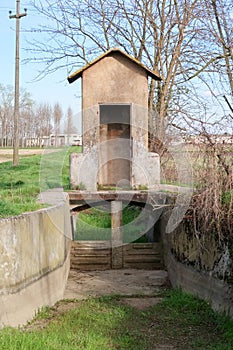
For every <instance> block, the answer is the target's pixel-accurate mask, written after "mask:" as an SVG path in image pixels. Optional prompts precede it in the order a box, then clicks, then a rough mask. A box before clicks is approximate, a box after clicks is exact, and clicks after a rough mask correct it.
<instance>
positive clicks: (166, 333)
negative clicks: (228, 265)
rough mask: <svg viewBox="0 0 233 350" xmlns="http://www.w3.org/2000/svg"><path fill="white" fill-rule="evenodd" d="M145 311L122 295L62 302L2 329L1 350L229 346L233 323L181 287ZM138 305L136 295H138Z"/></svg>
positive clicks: (210, 349)
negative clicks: (20, 325) (16, 326)
mask: <svg viewBox="0 0 233 350" xmlns="http://www.w3.org/2000/svg"><path fill="white" fill-rule="evenodd" d="M162 294H163V296H164V299H163V301H162V302H161V303H159V304H157V305H154V306H151V307H149V308H148V309H145V310H139V309H136V308H133V307H131V306H128V304H127V303H126V301H125V298H124V297H120V296H114V297H101V298H90V299H88V300H85V301H76V300H74V301H71V300H70V301H69V300H66V301H61V302H59V303H58V304H56V305H55V306H54V307H53V308H50V309H49V308H46V309H43V310H42V311H41V313H39V314H38V315H37V316H36V318H35V320H34V321H32V322H31V323H30V324H29V325H27V326H26V327H25V328H23V329H11V328H5V329H3V330H1V331H0V349H1V350H19V349H20V350H42V349H43V350H44V349H46V350H63V349H64V350H82V349H83V350H84V349H86V350H99V349H101V350H107V349H119V350H121V349H127V350H130V349H132V350H154V349H156V348H157V347H159V346H162V345H163V346H164V349H166V347H167V348H168V347H169V346H174V349H179V350H190V349H193V350H230V349H233V322H232V321H230V320H229V318H227V317H225V316H222V315H218V314H216V313H215V312H214V311H212V309H211V308H210V306H209V305H208V304H207V303H206V302H204V301H202V300H199V299H197V298H194V297H192V296H190V295H187V294H183V293H182V292H181V291H180V290H170V291H166V292H165V293H164V292H163V293H162ZM138 303H140V299H138Z"/></svg>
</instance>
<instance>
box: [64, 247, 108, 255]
mask: <svg viewBox="0 0 233 350" xmlns="http://www.w3.org/2000/svg"><path fill="white" fill-rule="evenodd" d="M79 255H87V256H88V255H93V256H102V255H111V250H110V249H105V250H88V249H85V250H84V249H79V250H75V251H73V252H71V256H79Z"/></svg>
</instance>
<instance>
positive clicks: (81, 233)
mask: <svg viewBox="0 0 233 350" xmlns="http://www.w3.org/2000/svg"><path fill="white" fill-rule="evenodd" d="M145 215H146V213H143V211H142V209H141V208H140V207H137V206H125V207H124V208H123V212H122V225H123V242H124V243H127V242H133V241H136V240H139V241H140V242H147V239H145V237H143V238H142V237H140V236H141V233H142V232H143V231H145V230H146V224H147V219H146V218H145ZM75 239H76V240H110V239H111V214H110V212H109V210H106V208H105V209H104V208H103V207H99V208H98V207H97V208H90V209H87V210H85V211H83V212H80V213H79V215H78V218H77V225H76V235H75Z"/></svg>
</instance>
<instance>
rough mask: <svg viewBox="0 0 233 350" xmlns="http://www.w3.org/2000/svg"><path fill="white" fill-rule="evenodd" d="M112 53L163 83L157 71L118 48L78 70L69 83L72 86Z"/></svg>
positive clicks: (69, 79)
mask: <svg viewBox="0 0 233 350" xmlns="http://www.w3.org/2000/svg"><path fill="white" fill-rule="evenodd" d="M112 52H118V53H120V54H122V55H123V56H125V57H127V58H128V59H130V60H131V61H132V62H134V63H135V64H137V65H138V66H140V67H141V68H142V69H144V70H145V71H146V72H147V74H148V75H149V76H150V77H151V78H152V79H155V80H159V81H161V80H162V78H161V77H160V76H159V74H158V73H157V72H155V71H152V70H150V69H149V68H147V67H146V66H144V65H143V63H141V62H139V61H137V60H136V59H135V58H134V57H131V56H130V55H128V54H126V53H125V52H123V51H121V50H120V49H118V48H113V49H110V50H108V51H107V52H105V53H103V54H102V55H100V56H99V57H97V58H96V59H95V60H94V61H92V62H90V63H88V64H87V65H86V66H84V67H82V68H80V69H79V70H77V71H76V72H74V73H73V74H71V75H69V76H68V78H67V80H68V82H69V83H70V84H71V83H73V82H74V81H75V80H77V79H79V78H81V77H82V75H83V72H84V71H85V70H86V69H88V68H89V67H90V66H92V65H94V64H95V63H97V62H99V61H100V60H101V59H102V58H104V57H106V56H108V55H109V54H110V53H112Z"/></svg>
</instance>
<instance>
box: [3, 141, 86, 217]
mask: <svg viewBox="0 0 233 350" xmlns="http://www.w3.org/2000/svg"><path fill="white" fill-rule="evenodd" d="M77 151H80V149H79V148H77V147H72V148H68V149H67V148H63V149H61V150H55V152H54V151H52V152H51V150H45V152H44V153H43V154H42V155H33V156H25V157H21V158H20V164H19V166H16V167H14V166H12V161H8V162H4V163H1V164H0V217H1V218H4V217H8V216H12V215H19V214H21V213H23V212H26V211H32V210H36V209H38V208H40V207H41V205H40V204H38V203H37V198H38V194H39V193H40V191H44V190H46V189H48V188H54V187H63V188H64V189H68V188H69V154H70V152H77Z"/></svg>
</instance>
